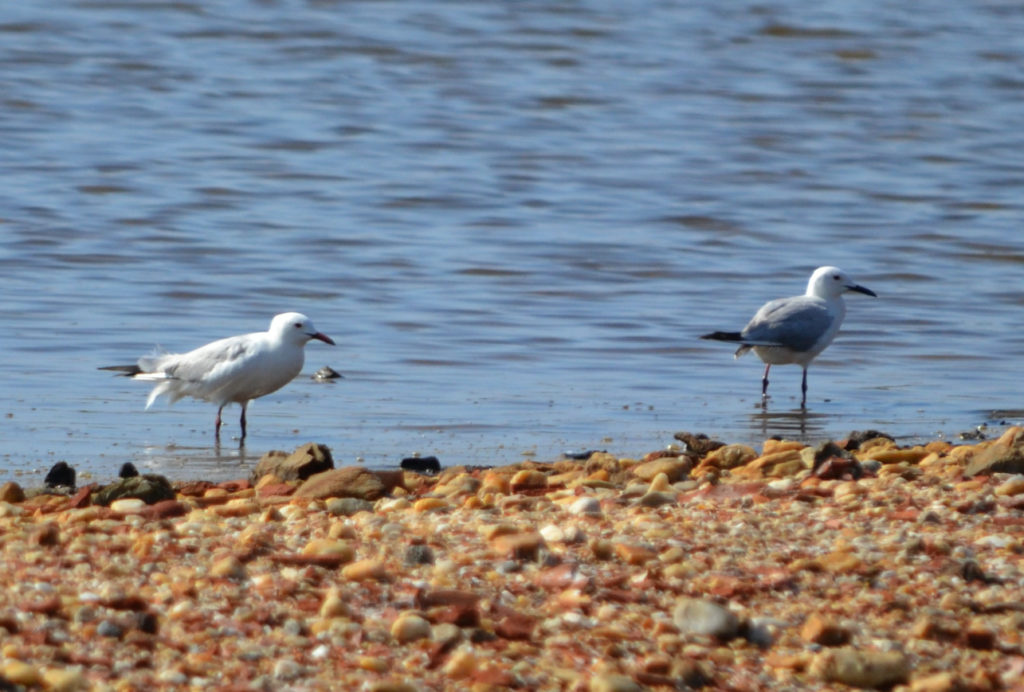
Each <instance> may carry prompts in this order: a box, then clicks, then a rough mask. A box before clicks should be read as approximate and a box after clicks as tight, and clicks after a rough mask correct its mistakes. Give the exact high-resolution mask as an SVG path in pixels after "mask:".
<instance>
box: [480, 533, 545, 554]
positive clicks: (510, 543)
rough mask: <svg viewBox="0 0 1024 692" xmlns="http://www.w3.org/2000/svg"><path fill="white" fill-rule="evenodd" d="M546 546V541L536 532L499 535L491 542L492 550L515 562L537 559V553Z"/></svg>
mask: <svg viewBox="0 0 1024 692" xmlns="http://www.w3.org/2000/svg"><path fill="white" fill-rule="evenodd" d="M543 545H544V539H543V538H542V537H541V535H540V534H539V533H537V532H536V531H530V532H528V533H512V534H504V533H503V534H499V535H497V536H495V537H494V538H493V539H492V540H491V548H492V549H493V550H494V552H496V553H498V554H499V555H502V556H505V557H509V558H512V559H513V560H529V561H533V560H536V559H537V553H538V552H539V551H540V549H541V547H542V546H543Z"/></svg>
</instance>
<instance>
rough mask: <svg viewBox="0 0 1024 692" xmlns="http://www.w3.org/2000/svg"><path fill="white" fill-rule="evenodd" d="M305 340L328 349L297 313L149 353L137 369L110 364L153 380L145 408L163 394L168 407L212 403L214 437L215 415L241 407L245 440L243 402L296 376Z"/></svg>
mask: <svg viewBox="0 0 1024 692" xmlns="http://www.w3.org/2000/svg"><path fill="white" fill-rule="evenodd" d="M311 339H319V340H320V341H323V342H325V343H328V344H331V345H332V346H333V345H334V341H333V340H332V339H331V338H330V337H329V336H326V335H324V334H321V333H320V332H319V331H317V329H316V327H314V326H313V322H312V321H311V320H310V319H309V318H308V317H306V316H305V315H303V314H301V313H298V312H285V313H281V314H280V315H277V316H275V317H274V319H273V320H271V322H270V329H268V330H267V331H265V332H253V333H252V334H241V335H239V336H229V337H227V338H226V339H219V340H218V341H214V342H211V343H209V344H206V345H205V346H200V347H199V348H197V349H195V350H194V351H189V352H188V353H180V354H179V353H162V352H161V353H154V354H152V355H149V356H143V357H142V358H140V359H139V361H138V365H112V366H107V367H104V368H100V369H101V370H115V371H119V372H122V373H124V375H126V376H128V377H131V378H132V379H135V380H141V381H144V382H156V383H157V384H156V386H155V387H153V391H151V392H150V393H149V398H148V399H147V400H146V408H147V409H148V408H149V407H150V406H152V405H153V402H154V401H156V399H157V397H159V396H161V395H163V394H166V395H167V396H168V397H169V398H170V402H171V403H172V404H173V403H174V402H175V401H177V400H178V399H181V398H182V397H186V396H190V397H193V398H195V399H202V400H204V401H209V402H212V403H214V404H217V406H219V408H218V409H217V421H216V426H215V428H214V433H215V436H216V438H217V439H218V440H219V439H220V414H221V412H222V411H223V410H224V407H225V406H227V405H228V404H230V403H236V404H239V405H241V407H242V418H241V427H242V437H241V439H242V440H244V439H245V410H246V407H248V405H249V402H250V401H251V400H253V399H256V398H259V397H261V396H265V395H267V394H270V393H271V392H276V391H277V390H278V389H280V388H281V387H283V386H285V385H286V384H288V383H289V382H291V381H292V380H293V379H295V376H296V375H298V374H299V372H300V371H301V370H302V365H303V363H304V362H305V352H306V349H305V346H306V343H307V342H309V341H310V340H311Z"/></svg>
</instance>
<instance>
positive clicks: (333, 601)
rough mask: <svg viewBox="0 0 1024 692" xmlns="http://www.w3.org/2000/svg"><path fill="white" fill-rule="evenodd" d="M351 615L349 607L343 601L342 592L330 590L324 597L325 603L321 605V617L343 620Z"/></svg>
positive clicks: (334, 589)
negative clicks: (342, 618)
mask: <svg viewBox="0 0 1024 692" xmlns="http://www.w3.org/2000/svg"><path fill="white" fill-rule="evenodd" d="M349 614H350V613H349V609H348V606H347V605H345V601H343V600H341V592H339V591H338V590H337V589H336V588H332V589H329V590H328V591H327V595H326V596H324V602H323V603H322V604H321V605H320V617H322V618H341V617H348V615H349Z"/></svg>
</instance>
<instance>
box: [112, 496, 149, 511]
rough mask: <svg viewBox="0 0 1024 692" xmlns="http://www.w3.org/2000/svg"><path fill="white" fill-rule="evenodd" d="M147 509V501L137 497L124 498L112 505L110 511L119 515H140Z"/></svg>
mask: <svg viewBox="0 0 1024 692" xmlns="http://www.w3.org/2000/svg"><path fill="white" fill-rule="evenodd" d="M145 508H146V501H145V500H140V499H139V498H137V497H123V498H121V499H120V500H114V501H113V502H111V503H110V510H111V511H112V512H116V513H117V514H138V513H140V512H141V511H142V510H144V509H145Z"/></svg>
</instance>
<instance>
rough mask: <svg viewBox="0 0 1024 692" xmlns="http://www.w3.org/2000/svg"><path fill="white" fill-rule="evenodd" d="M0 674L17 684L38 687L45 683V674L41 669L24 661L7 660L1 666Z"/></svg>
mask: <svg viewBox="0 0 1024 692" xmlns="http://www.w3.org/2000/svg"><path fill="white" fill-rule="evenodd" d="M0 675H2V676H3V677H4V678H6V679H7V681H8V682H13V683H14V684H15V685H24V686H25V687H36V686H38V685H41V684H43V674H42V673H41V672H40V671H39V669H38V668H36V667H35V666H32V665H29V664H28V663H24V662H22V661H7V662H6V663H4V664H3V666H0Z"/></svg>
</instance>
